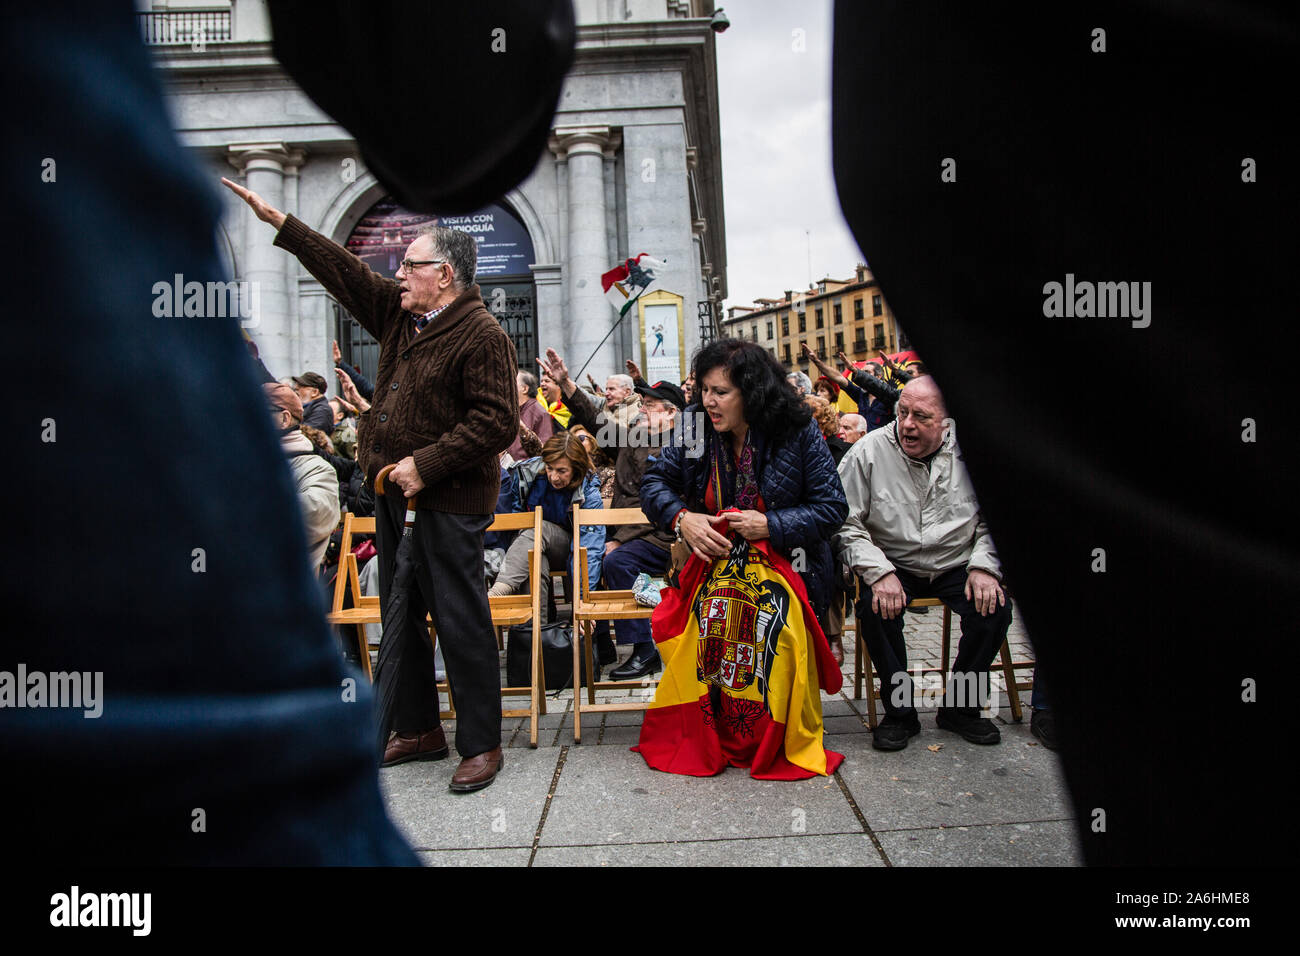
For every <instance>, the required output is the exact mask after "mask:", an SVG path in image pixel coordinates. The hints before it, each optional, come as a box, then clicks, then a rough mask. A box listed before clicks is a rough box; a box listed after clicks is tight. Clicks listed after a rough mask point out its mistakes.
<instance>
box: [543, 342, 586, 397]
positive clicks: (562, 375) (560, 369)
mask: <svg viewBox="0 0 1300 956" xmlns="http://www.w3.org/2000/svg"><path fill="white" fill-rule="evenodd" d="M537 364H538V365H540V366H541V367H542V371H543V372H545V373H546V374H547V375H549V376H550V377H551V381H553V382H554V383H555V384H556V385H558V386H560V393H561V394H562V395H564V396H565V397H566V398H567V397H568V396H570V395H572V394H573V392H574V390H575V389H576V388H577V387H578V383H577V382H575V381H573V379H571V378H569V367H568V366H567V365H565V364H564V359H562V358H560V353H559V352H557V351H555V349H547V350H546V358H542V357H540V356H538V359H537Z"/></svg>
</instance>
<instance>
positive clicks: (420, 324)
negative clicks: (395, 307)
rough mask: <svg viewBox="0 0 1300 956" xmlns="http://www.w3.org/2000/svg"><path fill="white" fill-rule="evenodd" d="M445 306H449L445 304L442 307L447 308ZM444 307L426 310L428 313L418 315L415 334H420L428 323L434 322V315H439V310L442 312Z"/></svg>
mask: <svg viewBox="0 0 1300 956" xmlns="http://www.w3.org/2000/svg"><path fill="white" fill-rule="evenodd" d="M445 308H447V306H445V305H444V306H443V307H442V309H445ZM442 309H434V310H433V311H431V312H426V313H424V315H419V316H416V318H415V334H416V335H419V334H420V333H421V332H423V331H424V327H425V326H426V325H428V324H429V323H430V322H432V321H433V317H434V316H435V315H437V314H438V313H439V312H441V311H442Z"/></svg>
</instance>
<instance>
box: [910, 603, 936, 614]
mask: <svg viewBox="0 0 1300 956" xmlns="http://www.w3.org/2000/svg"><path fill="white" fill-rule="evenodd" d="M906 610H907V613H908V614H929V613H930V605H928V604H922V605H921V606H920V607H909V608H907V609H906Z"/></svg>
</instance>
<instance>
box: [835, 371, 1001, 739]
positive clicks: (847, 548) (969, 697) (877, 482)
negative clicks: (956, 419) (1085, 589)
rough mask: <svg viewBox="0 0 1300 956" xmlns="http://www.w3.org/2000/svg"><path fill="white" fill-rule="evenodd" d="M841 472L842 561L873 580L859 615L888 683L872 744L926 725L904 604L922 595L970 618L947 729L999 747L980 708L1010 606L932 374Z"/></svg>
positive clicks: (947, 702)
mask: <svg viewBox="0 0 1300 956" xmlns="http://www.w3.org/2000/svg"><path fill="white" fill-rule="evenodd" d="M839 472H840V480H841V481H842V482H843V483H844V494H845V497H846V498H847V500H848V503H849V517H848V520H847V521H845V522H844V525H843V527H841V528H840V530H839V531H838V532H837V533H836V534H835V537H834V545H835V549H836V552H837V553H838V556H839V559H840V561H841V562H842V563H844V564H846V565H848V566H849V567H851V568H852V569H853V573H854V574H856V575H857V576H858V577H859V578H860V579H861V580H862V583H863V584H864V585H866V586H867V587H868V588H869V591H865V590H864V591H863V596H862V598H861V600H860V601H859V604H858V607H857V610H856V614H857V618H858V622H859V623H858V626H859V627H860V628H861V629H862V636H863V639H864V640H865V642H866V645H867V650H868V651H869V652H870V654H871V660H872V662H873V663H874V664H875V667H876V670H877V671H878V672H879V673H880V675H881V678H882V680H883V684H882V688H881V695H882V697H883V698H884V703H885V714H886V716H885V718H884V720H882V721H881V722H880V725H879V726H878V727H876V729H875V731H874V740H873V746H874V747H875V748H876V749H877V750H902V749H903V748H904V747H906V746H907V741H908V738H909V737H912V736H914V735H915V734H918V733H920V732H921V724H920V721H919V719H918V718H917V715H916V708H915V707H914V706H913V703H912V682H911V679H910V678H909V676H908V673H907V647H906V645H905V644H904V642H903V608H904V607H905V606H906V605H907V602H908V601H910V600H911V599H913V598H924V597H937V598H939V599H940V600H942V601H943V602H944V604H946V605H947V606H948V607H950V608H952V610H953V611H954V612H956V613H957V614H958V615H959V616H960V618H961V642H960V643H959V644H958V646H957V659H956V661H954V662H953V672H952V675H951V677H950V679H949V683H948V686H947V688H946V689H945V693H944V700H943V706H942V707H940V709H939V713H938V718H937V722H938V725H939V726H940V727H941V728H944V729H945V730H951V731H954V732H956V733H958V734H960V735H961V736H963V737H965V738H966V739H967V740H969V741H971V742H972V743H978V744H995V743H997V742H998V741H999V740H1000V739H1001V735H1000V734H999V733H998V729H997V727H996V726H995V725H994V723H993V722H992V721H991V720H989V719H987V718H984V717H981V716H980V715H979V710H980V709H981V708H982V707H984V706H985V705H986V704H987V703H988V701H989V698H990V685H989V665H990V664H991V663H992V662H993V658H994V655H996V654H997V652H998V648H1000V647H1001V646H1002V642H1003V640H1004V639H1005V638H1006V634H1007V628H1008V627H1009V626H1010V624H1011V605H1010V603H1009V602H1008V601H1007V597H1006V594H1004V593H1003V591H1002V585H1001V579H1002V566H1001V565H1000V564H999V562H998V557H997V552H996V551H995V550H994V547H993V539H992V537H990V535H989V530H988V526H987V525H986V524H985V523H984V521H983V520H982V518H981V517H980V512H979V502H978V501H976V499H975V490H974V488H973V487H972V485H971V481H970V476H969V475H968V474H967V473H966V467H965V465H964V464H963V463H962V458H961V452H960V451H959V450H958V448H957V441H956V437H955V435H954V434H953V427H952V420H951V419H949V418H948V417H947V410H946V408H945V407H944V402H943V395H942V394H941V393H940V391H939V389H938V386H936V385H935V383H934V379H933V378H931V377H929V376H923V377H920V378H916V379H914V380H912V381H911V382H909V383H908V384H907V385H906V386H905V387H904V389H903V392H902V395H901V397H900V398H899V400H898V417H897V419H896V420H895V421H894V422H892V423H890V424H889V425H887V426H885V427H883V428H878V429H876V430H875V431H873V432H871V434H869V435H867V437H865V438H863V439H862V440H861V441H859V442H856V443H855V444H854V445H853V447H852V448H851V449H850V450H849V451H848V453H846V454H845V456H844V459H843V460H842V461H841V462H840V467H839ZM868 595H869V596H868Z"/></svg>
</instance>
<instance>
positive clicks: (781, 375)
mask: <svg viewBox="0 0 1300 956" xmlns="http://www.w3.org/2000/svg"><path fill="white" fill-rule="evenodd" d="M693 364H694V375H695V382H696V386H697V389H698V391H697V401H698V402H699V408H701V409H702V410H703V414H696V415H694V416H688V418H687V420H686V421H685V422H684V426H685V428H684V436H683V441H682V443H681V444H680V445H675V446H673V447H669V448H665V449H664V451H663V452H662V453H661V454H660V455H659V456H658V457H657V458H656V459H654V461H653V463H652V464H651V466H650V468H649V470H648V471H647V472H646V475H645V479H644V481H643V483H642V486H641V505H642V510H643V511H644V512H645V513H646V516H647V517H648V518H649V519H650V520H651V521H652V522H654V523H655V524H657V525H659V526H660V527H661V528H663V529H664V530H668V531H671V532H673V533H674V534H676V535H677V536H678V537H679V538H680V539H681V540H684V541H685V542H686V544H687V545H689V546H690V548H691V552H692V557H691V559H690V561H688V562H687V565H686V567H685V568H683V569H682V572H681V575H680V581H679V586H678V587H677V588H675V589H674V588H669V589H665V590H664V592H663V601H662V602H661V604H660V607H659V609H658V610H657V611H656V615H655V618H654V620H653V622H652V628H653V632H654V638H655V642H656V644H657V645H658V647H659V649H660V653H661V654H662V656H663V657H664V677H663V680H662V681H661V682H660V685H659V690H658V692H657V694H656V697H655V702H654V704H653V705H652V706H651V708H650V709H649V710H648V711H647V713H646V719H645V721H644V723H643V724H642V731H641V742H640V744H639V746H638V748H637V749H638V750H639V751H640V753H641V754H642V756H644V757H645V759H646V762H647V763H648V764H649V765H650V766H652V767H654V768H656V769H659V770H668V771H672V772H676V773H687V774H694V775H707V774H713V773H718V772H720V771H721V770H722V769H723V768H724V767H726V766H728V765H731V766H742V767H749V768H750V772H751V774H752V775H753V776H755V777H764V778H775V779H798V778H800V777H807V776H812V775H813V774H819V773H821V774H824V773H829V772H832V771H833V770H834V769H835V766H836V765H838V762H839V760H840V759H841V758H840V757H839V755H838V754H833V753H830V752H828V751H825V750H824V749H823V747H822V727H821V697H820V694H819V693H818V686H817V685H818V684H819V683H820V685H821V686H822V687H824V688H826V689H827V690H829V691H831V692H834V691H835V690H837V689H838V687H839V685H840V672H839V669H838V667H837V666H836V664H835V662H834V660H833V659H832V657H831V652H830V648H829V646H828V645H827V642H826V637H825V635H824V633H823V629H822V626H821V623H820V621H819V619H821V620H824V619H825V614H826V611H827V606H828V604H829V602H830V598H831V579H832V573H833V567H834V566H833V561H832V556H831V548H830V536H831V534H832V533H833V532H834V531H836V530H837V529H838V528H839V527H840V525H841V524H842V523H843V522H844V519H845V517H846V516H847V514H848V505H847V503H846V502H845V500H844V489H843V486H842V485H841V484H840V478H839V474H838V472H837V471H836V469H835V463H834V461H833V460H832V458H831V453H830V451H829V450H828V448H827V446H826V441H825V439H823V438H822V434H821V430H820V429H819V428H818V427H817V424H816V423H815V422H814V421H813V419H812V414H811V411H810V410H809V408H808V406H807V405H805V404H804V402H803V399H802V396H801V395H799V394H798V393H797V392H796V391H794V389H792V388H791V387H790V386H789V385H788V384H787V383H786V380H785V370H784V369H783V368H782V367H781V366H780V364H778V363H777V361H776V359H775V358H773V357H772V355H771V354H770V353H769V352H767V350H765V349H763V348H761V347H760V346H758V345H755V344H754V343H751V342H744V341H742V340H739V339H724V340H722V341H718V342H714V343H711V344H710V345H707V346H705V347H704V348H703V349H701V350H700V351H699V353H698V354H697V355H696V356H695V361H694V363H693ZM693 408H694V406H693ZM701 448H702V449H703V454H697V455H694V456H693V455H692V454H691V452H690V450H691V449H696V450H698V449H701Z"/></svg>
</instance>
